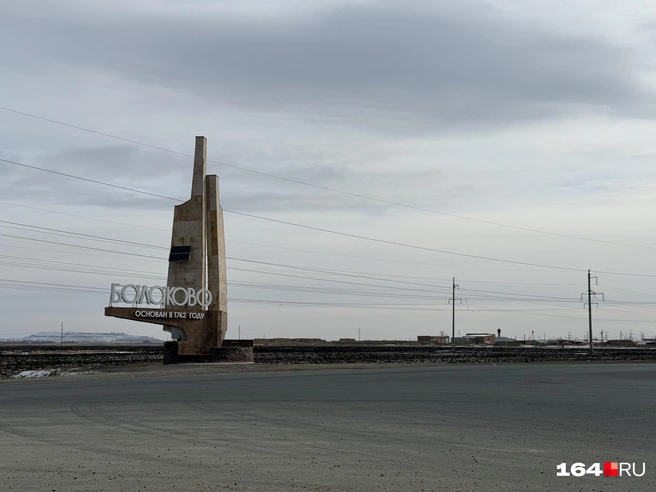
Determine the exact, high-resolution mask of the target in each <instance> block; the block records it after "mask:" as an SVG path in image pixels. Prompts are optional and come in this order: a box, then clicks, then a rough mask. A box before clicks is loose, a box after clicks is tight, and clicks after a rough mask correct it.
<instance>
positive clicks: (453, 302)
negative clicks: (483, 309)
mask: <svg viewBox="0 0 656 492" xmlns="http://www.w3.org/2000/svg"><path fill="white" fill-rule="evenodd" d="M456 289H460V286H459V285H457V284H456V278H455V277H453V291H452V295H451V299H449V301H450V302H451V305H452V307H453V308H452V310H451V347H452V348H453V349H454V350H455V348H456ZM458 300H459V301H460V304H462V299H461V298H458Z"/></svg>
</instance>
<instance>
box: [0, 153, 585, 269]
mask: <svg viewBox="0 0 656 492" xmlns="http://www.w3.org/2000/svg"><path fill="white" fill-rule="evenodd" d="M0 161H3V162H7V163H10V164H17V165H19V166H25V167H29V168H32V169H35V170H39V171H44V172H54V173H55V174H59V175H63V176H66V177H69V178H74V179H81V180H83V181H89V182H92V183H95V184H100V185H106V186H110V187H112V188H120V189H123V190H128V191H132V192H134V193H143V194H146V195H150V196H155V197H159V198H165V199H167V200H174V201H182V200H180V199H177V198H172V197H167V196H164V195H157V194H155V193H150V192H145V191H140V190H136V189H134V188H126V187H123V186H117V185H112V184H109V183H105V182H102V181H97V180H90V179H87V178H82V177H79V176H74V175H72V174H64V173H59V172H56V171H51V170H49V169H45V168H41V167H36V166H28V165H25V164H21V163H17V162H15V161H9V160H7V159H0ZM223 211H224V212H227V213H232V214H237V215H242V216H244V217H251V218H255V219H259V220H266V221H270V222H275V223H278V224H285V225H289V226H293V227H300V228H303V229H308V230H313V231H319V232H325V233H328V234H335V235H339V236H343V237H350V238H354V239H361V240H364V241H370V242H376V243H380V244H388V245H392V246H400V247H404V248H411V249H416V250H421V251H430V252H433V253H441V254H448V255H454V256H462V257H464V258H473V259H477V260H484V261H495V262H500V263H509V264H513V265H524V266H533V267H539V268H549V269H553V270H563V271H570V272H581V271H585V270H582V269H580V268H569V267H562V266H556V265H543V264H540V263H531V262H524V261H516V260H506V259H502V258H494V257H490V256H483V255H472V254H467V253H458V252H455V251H447V250H442V249H437V248H428V247H425V246H416V245H413V244H406V243H400V242H396V241H388V240H385V239H378V238H371V237H367V236H361V235H358V234H350V233H347V232H339V231H333V230H330V229H323V228H321V227H314V226H309V225H304V224H296V223H293V222H288V221H284V220H278V219H272V218H270V217H262V216H260V215H255V214H247V213H245V212H237V211H235V210H228V209H225V208H224V209H223Z"/></svg>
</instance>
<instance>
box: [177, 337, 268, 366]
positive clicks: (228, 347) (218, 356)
mask: <svg viewBox="0 0 656 492" xmlns="http://www.w3.org/2000/svg"><path fill="white" fill-rule="evenodd" d="M178 352H179V346H178V342H164V364H184V363H189V362H199V363H200V362H232V363H235V362H241V363H243V362H246V363H254V362H255V355H254V353H253V340H224V341H223V346H222V347H214V348H213V349H212V353H211V354H199V355H197V354H193V355H192V354H180V353H178Z"/></svg>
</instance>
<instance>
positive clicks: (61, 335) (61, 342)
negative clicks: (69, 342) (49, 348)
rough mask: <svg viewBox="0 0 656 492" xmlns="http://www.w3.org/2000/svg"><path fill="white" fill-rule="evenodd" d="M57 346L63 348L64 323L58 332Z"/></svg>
mask: <svg viewBox="0 0 656 492" xmlns="http://www.w3.org/2000/svg"><path fill="white" fill-rule="evenodd" d="M59 346H60V347H63V346H64V322H63V321H62V323H61V331H60V332H59Z"/></svg>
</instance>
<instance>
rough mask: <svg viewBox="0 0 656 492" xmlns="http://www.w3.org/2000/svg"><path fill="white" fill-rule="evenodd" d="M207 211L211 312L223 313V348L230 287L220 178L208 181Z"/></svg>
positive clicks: (219, 327) (220, 329)
mask: <svg viewBox="0 0 656 492" xmlns="http://www.w3.org/2000/svg"><path fill="white" fill-rule="evenodd" d="M205 195H206V206H207V210H206V213H205V219H206V220H207V231H206V232H207V288H208V289H209V291H210V292H211V293H212V303H211V304H210V306H209V308H208V309H209V310H210V311H219V316H218V318H217V321H218V323H217V326H216V337H217V346H219V347H220V346H221V344H222V343H223V339H224V338H225V334H226V331H227V329H228V284H227V280H226V253H225V232H224V229H223V209H222V208H221V202H220V201H219V177H218V176H215V175H211V176H207V177H206V178H205Z"/></svg>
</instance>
